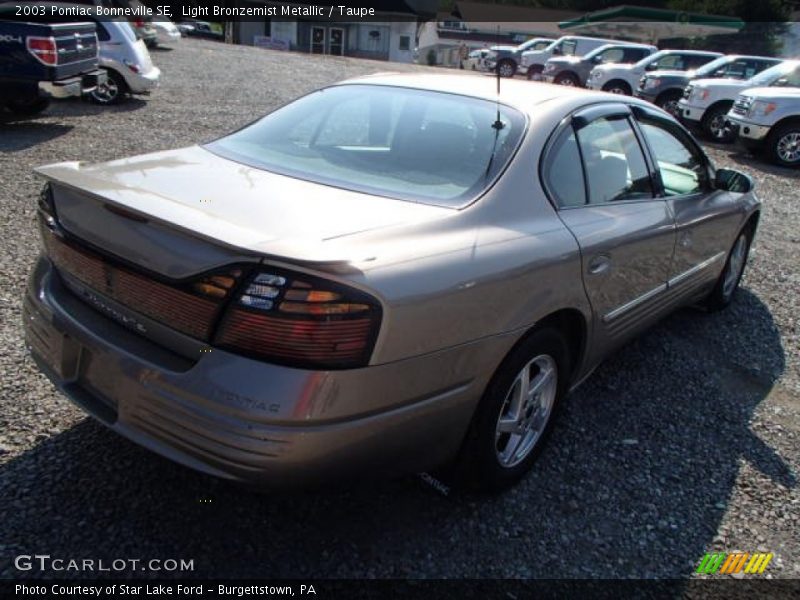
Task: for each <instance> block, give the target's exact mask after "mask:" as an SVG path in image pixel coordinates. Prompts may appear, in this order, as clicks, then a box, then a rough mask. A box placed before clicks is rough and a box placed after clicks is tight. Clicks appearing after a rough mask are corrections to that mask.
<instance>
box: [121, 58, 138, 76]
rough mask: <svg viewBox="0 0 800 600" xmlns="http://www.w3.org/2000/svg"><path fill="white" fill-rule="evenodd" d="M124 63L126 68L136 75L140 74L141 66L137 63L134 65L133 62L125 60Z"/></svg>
mask: <svg viewBox="0 0 800 600" xmlns="http://www.w3.org/2000/svg"><path fill="white" fill-rule="evenodd" d="M123 62H124V63H125V66H126V67H128V68H129V69H130V70H131V71H133V72H134V73H138V72H139V71H140V70H141V69H139V65H137V64H136V63H132V62H130V61H127V60H125V61H123Z"/></svg>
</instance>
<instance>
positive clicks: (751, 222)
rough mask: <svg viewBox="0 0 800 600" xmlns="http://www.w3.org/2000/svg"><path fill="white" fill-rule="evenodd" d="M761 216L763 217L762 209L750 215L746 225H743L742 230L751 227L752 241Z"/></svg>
mask: <svg viewBox="0 0 800 600" xmlns="http://www.w3.org/2000/svg"><path fill="white" fill-rule="evenodd" d="M760 218H761V211H759V210H757V211H756V212H754V213H753V214H752V215H750V218H749V219H747V223H745V224H744V227H742V230H744V229H749V230H750V241H751V242H752V241H753V236H754V235H755V233H756V229H757V228H758V220H759V219H760Z"/></svg>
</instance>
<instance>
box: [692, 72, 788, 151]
mask: <svg viewBox="0 0 800 600" xmlns="http://www.w3.org/2000/svg"><path fill="white" fill-rule="evenodd" d="M770 86H780V87H798V86H800V60H787V61H784V62H782V63H779V64H777V65H775V66H774V67H770V68H769V69H767V70H765V71H761V73H758V74H757V75H755V76H753V77H751V78H750V79H745V80H741V79H729V78H722V79H697V80H695V81H692V82H691V83H689V85H687V86H686V89H685V90H684V91H683V98H681V100H680V102H678V107H679V110H678V116H679V117H680V119H681V121H683V123H684V124H685V125H687V126H688V127H690V128H692V129H697V130H700V131H701V132H702V133H703V134H705V135H706V136H707V137H709V138H710V139H712V140H714V141H716V142H725V143H727V142H732V141H733V140H734V138H735V137H736V135H735V132H734V131H733V130H732V129H731V128H730V127H727V126H726V124H725V122H726V120H727V114H728V111H729V110H730V109H731V108H732V107H733V102H734V100H736V96H737V95H738V94H739V93H740V92H741V91H743V90H746V89H749V88H756V87H770Z"/></svg>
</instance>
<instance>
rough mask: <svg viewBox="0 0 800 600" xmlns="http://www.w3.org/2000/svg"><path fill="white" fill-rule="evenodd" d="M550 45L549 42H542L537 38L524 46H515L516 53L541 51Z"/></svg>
mask: <svg viewBox="0 0 800 600" xmlns="http://www.w3.org/2000/svg"><path fill="white" fill-rule="evenodd" d="M549 45H550V40H542V39H539V38H534V39H532V40H528V41H527V42H525V43H524V44H520V45H519V46H517V51H519V52H524V51H525V50H543V49H544V48H547V47H548V46H549Z"/></svg>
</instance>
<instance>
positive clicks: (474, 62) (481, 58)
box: [462, 48, 490, 71]
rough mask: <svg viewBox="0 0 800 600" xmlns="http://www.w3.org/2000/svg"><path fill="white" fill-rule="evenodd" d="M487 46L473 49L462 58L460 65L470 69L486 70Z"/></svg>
mask: <svg viewBox="0 0 800 600" xmlns="http://www.w3.org/2000/svg"><path fill="white" fill-rule="evenodd" d="M489 52H490V50H489V49H488V48H480V49H478V50H473V51H472V52H470V53H469V54H468V55H467V58H465V59H464V61H463V63H462V66H463V67H464V68H465V69H469V70H471V71H485V70H486V55H487V54H489Z"/></svg>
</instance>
